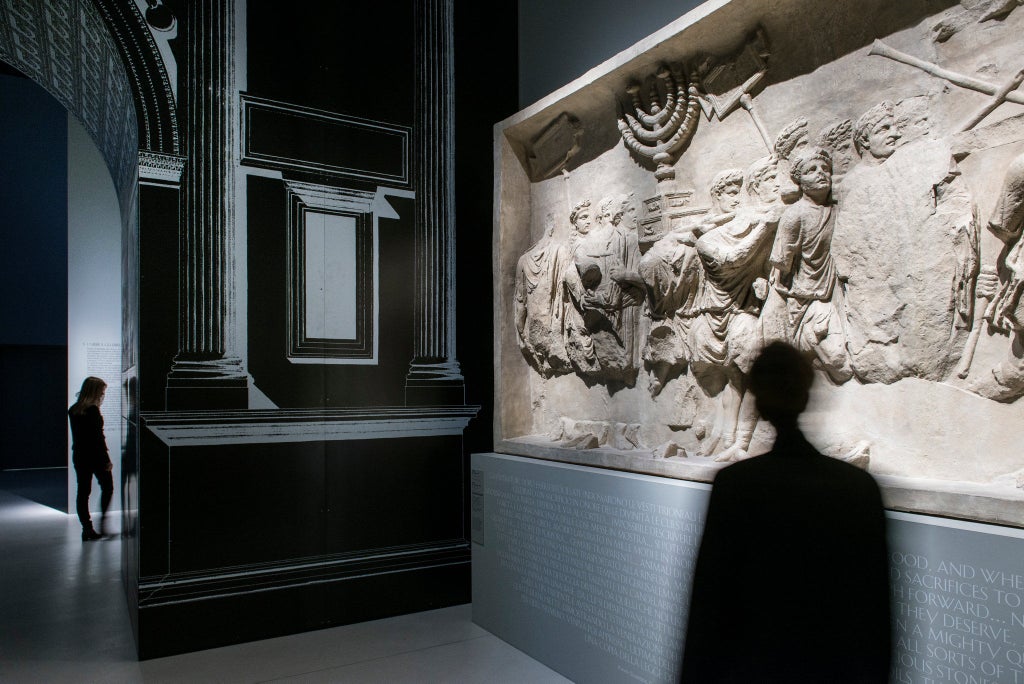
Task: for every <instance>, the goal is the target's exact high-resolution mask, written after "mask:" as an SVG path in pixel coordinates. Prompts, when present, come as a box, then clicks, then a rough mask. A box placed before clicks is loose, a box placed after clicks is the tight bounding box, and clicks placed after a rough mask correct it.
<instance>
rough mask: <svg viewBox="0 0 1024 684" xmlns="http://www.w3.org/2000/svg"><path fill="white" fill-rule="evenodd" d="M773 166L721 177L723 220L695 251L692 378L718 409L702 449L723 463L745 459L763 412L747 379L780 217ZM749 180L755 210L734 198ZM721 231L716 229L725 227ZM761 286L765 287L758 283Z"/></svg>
mask: <svg viewBox="0 0 1024 684" xmlns="http://www.w3.org/2000/svg"><path fill="white" fill-rule="evenodd" d="M773 170H774V161H773V160H772V159H771V158H769V159H768V160H759V162H757V163H755V165H754V166H753V167H751V169H750V170H748V171H747V173H746V174H744V173H743V172H740V171H734V170H730V171H723V172H722V173H719V174H718V176H716V178H715V181H714V182H713V184H712V192H711V195H712V200H713V201H714V202H715V204H716V208H717V209H718V210H719V211H721V212H728V213H726V214H725V216H724V217H723V218H726V217H727V218H728V220H727V221H724V222H720V221H716V222H714V223H711V224H710V225H708V226H707V229H706V230H705V231H704V232H703V234H702V235H701V237H700V238H699V239H698V240H697V242H696V244H695V247H696V250H697V254H698V256H699V257H700V259H701V265H702V266H703V271H704V286H703V288H702V289H701V294H700V297H699V299H698V301H697V303H696V307H695V308H696V311H697V312H698V315H697V316H696V317H695V318H694V320H693V323H692V326H691V329H690V345H689V347H690V350H691V353H692V358H691V368H692V371H693V374H694V378H695V379H696V380H697V382H698V383H699V384H700V385H701V387H702V388H703V389H704V390H705V391H706V392H707V393H708V394H709V395H711V396H718V397H719V411H718V416H716V421H715V426H714V428H713V430H712V434H711V436H710V439H709V440H708V441H707V443H706V444H705V445H703V450H704V451H705V453H709V454H718V456H717V459H718V460H733V459H736V458H742V457H743V456H745V455H746V451H747V449H748V448H749V446H750V440H751V437H752V436H753V432H754V427H755V426H756V424H757V412H756V410H755V409H754V406H753V403H752V400H751V399H750V398H749V397H748V396H747V395H746V374H747V372H748V371H749V370H750V364H751V363H752V362H753V359H754V357H755V356H756V354H757V352H758V351H759V349H760V346H761V345H760V339H761V333H760V330H759V327H758V314H759V313H760V311H761V303H762V300H763V298H764V295H765V288H764V287H762V286H759V285H764V284H765V281H764V276H765V275H767V263H768V261H767V258H768V252H769V249H770V248H771V244H772V238H773V237H774V235H775V230H776V226H777V225H778V221H779V216H780V214H781V203H779V202H778V200H779V197H778V185H777V181H776V179H775V178H774V173H773ZM744 176H746V178H750V179H753V180H754V186H753V187H752V186H751V185H748V186H747V190H748V195H750V197H751V199H754V202H753V203H752V204H747V205H740V203H739V196H738V195H737V194H735V192H734V191H735V190H737V189H738V188H739V187H740V185H741V184H742V183H743V179H744ZM719 222H720V225H716V223H719ZM759 281H760V282H759Z"/></svg>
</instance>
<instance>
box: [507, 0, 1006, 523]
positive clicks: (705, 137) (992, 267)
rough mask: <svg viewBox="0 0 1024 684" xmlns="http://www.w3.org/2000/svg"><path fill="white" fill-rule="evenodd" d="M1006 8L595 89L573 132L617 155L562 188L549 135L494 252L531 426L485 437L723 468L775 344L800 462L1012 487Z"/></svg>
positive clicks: (671, 63)
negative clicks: (522, 218)
mask: <svg viewBox="0 0 1024 684" xmlns="http://www.w3.org/2000/svg"><path fill="white" fill-rule="evenodd" d="M737 1H738V0H737ZM789 1H790V2H791V3H792V4H794V5H798V4H800V3H801V2H802V1H803V0H789ZM1019 4H1020V3H1019V2H1018V1H1017V0H1014V1H1013V2H1002V3H999V2H985V1H984V0H975V1H974V2H968V1H967V0H965V1H964V2H963V3H961V6H958V7H957V8H954V9H953V10H950V11H949V12H946V13H943V14H942V15H941V16H939V15H936V16H930V17H929V16H925V15H922V16H921V17H920V18H919V20H918V23H917V24H916V25H914V24H912V23H911V24H908V26H911V28H907V29H905V31H904V33H903V34H900V35H899V36H896V34H892V35H885V36H884V37H883V38H882V39H878V40H874V42H873V43H870V44H869V43H868V42H867V40H870V39H866V41H865V42H864V43H863V44H861V47H860V48H859V49H857V50H855V51H848V52H847V53H841V55H840V57H833V58H831V59H833V60H834V61H832V62H829V61H824V62H820V63H819V62H813V63H812V64H811V66H808V65H807V64H808V62H807V59H809V58H807V57H806V54H805V53H803V52H799V51H798V53H794V52H793V50H795V49H796V48H797V47H798V46H802V45H803V43H801V42H800V41H799V40H797V38H796V37H794V36H795V34H792V35H789V36H787V37H786V38H785V39H783V40H782V41H780V42H779V44H776V43H775V41H773V42H772V49H771V50H769V47H768V46H769V40H768V32H767V30H765V29H763V28H758V29H757V30H755V31H753V32H752V33H750V34H748V35H747V36H746V37H745V38H744V39H743V40H742V42H740V44H739V47H738V48H736V49H732V50H729V51H723V52H721V53H714V54H708V53H706V52H702V51H701V50H700V48H699V46H697V47H696V48H694V51H693V53H688V52H687V49H688V44H687V43H686V41H681V42H680V43H678V45H677V46H676V47H677V49H678V52H677V53H675V54H673V55H670V56H669V58H668V59H665V58H664V52H662V59H659V60H649V61H647V62H646V63H647V64H655V65H660V66H655V67H654V68H653V69H652V67H650V66H648V67H645V69H646V70H647V71H640V72H633V73H629V74H628V77H627V76H623V77H621V78H620V81H619V82H620V83H622V84H623V85H622V86H621V89H619V90H617V91H616V92H615V95H617V96H618V97H619V98H620V99H619V101H615V98H614V97H611V98H609V97H608V95H607V90H606V89H599V90H596V91H595V92H596V93H597V94H596V95H595V97H598V98H604V99H603V100H600V102H603V103H604V104H602V105H600V107H599V111H600V113H599V114H584V113H583V112H584V111H586V110H585V109H580V110H579V111H576V110H574V114H573V115H572V117H573V119H572V120H573V121H577V122H578V125H579V126H580V127H582V130H583V131H585V133H579V131H577V133H578V135H584V134H585V135H586V136H587V140H591V141H594V140H609V137H610V136H612V135H614V133H610V132H609V128H610V121H611V118H612V115H613V114H614V115H615V116H617V118H618V123H617V125H618V129H619V131H618V132H619V136H620V138H619V139H620V140H621V144H619V145H617V146H616V147H614V148H612V147H610V145H611V143H608V144H609V147H607V148H602V149H601V150H596V151H595V150H593V149H590V148H588V149H587V151H586V153H585V154H583V155H580V158H577V159H575V160H574V161H573V162H572V167H571V168H570V165H569V164H568V163H567V158H566V156H565V154H564V148H565V147H566V143H565V141H567V140H569V139H570V138H572V139H573V140H579V137H578V135H577V133H574V134H573V135H574V136H576V137H573V136H567V135H561V136H560V137H559V139H560V140H561V142H560V143H558V144H557V146H558V150H555V151H554V152H552V153H551V154H550V155H548V156H550V157H551V159H556V158H557V159H558V163H556V164H554V165H550V164H549V165H547V166H548V167H550V168H549V169H548V170H547V171H545V173H540V174H538V173H530V174H529V175H530V177H531V179H532V180H531V183H532V185H531V186H530V190H529V193H530V198H531V202H532V203H533V206H534V207H535V209H534V211H536V213H535V214H534V215H532V216H531V217H530V221H529V223H530V224H531V225H530V230H531V232H532V234H533V235H534V236H540V239H539V240H537V241H536V242H535V243H534V244H533V245H532V246H530V247H529V248H524V247H520V248H519V250H518V251H517V252H516V253H515V255H514V259H515V260H516V261H515V267H514V268H515V292H514V293H513V296H512V297H511V298H510V299H511V301H512V304H513V307H512V314H513V316H512V317H513V319H514V325H515V331H514V333H513V334H514V338H515V339H516V340H517V341H518V345H519V350H520V351H519V355H518V356H519V358H520V359H521V360H520V361H519V363H520V364H521V363H522V360H525V362H526V363H527V364H528V365H529V367H530V368H532V370H530V371H529V375H528V376H527V377H526V378H524V379H523V380H522V381H521V384H520V385H518V386H520V387H523V388H524V390H525V392H526V394H525V395H524V396H523V399H521V401H522V402H523V403H524V405H525V406H528V407H530V411H529V415H528V416H527V415H525V414H521V415H523V420H520V422H518V423H516V425H518V426H519V427H518V428H516V430H517V431H515V432H512V433H509V432H503V437H504V438H505V439H506V440H508V439H523V440H526V441H527V442H529V443H530V444H537V445H545V444H549V445H552V446H553V447H557V448H559V449H565V450H572V451H573V452H576V453H578V452H580V451H584V452H587V453H591V452H593V453H595V456H594V458H595V459H596V460H594V461H593V462H596V463H600V464H606V465H612V466H613V467H626V468H633V467H635V464H636V463H637V461H636V460H635V459H636V458H642V457H647V458H650V459H653V460H654V462H657V463H666V464H671V463H680V464H682V463H693V464H698V463H714V462H715V461H731V460H736V459H741V458H745V457H746V456H747V455H748V454H750V453H758V452H759V451H760V450H762V448H763V446H764V445H765V444H767V443H768V441H769V440H770V432H769V428H767V427H766V426H765V425H764V424H763V423H762V422H760V421H759V420H758V417H757V413H756V410H755V408H754V405H753V400H752V397H751V396H750V395H749V394H748V393H747V391H746V375H747V372H748V371H749V368H750V365H751V363H752V361H753V359H754V358H755V356H756V355H757V353H758V351H759V350H760V349H761V347H762V346H763V345H764V344H765V343H766V342H768V341H771V340H775V339H782V340H786V341H789V342H790V343H792V344H794V345H795V346H796V347H797V348H799V349H801V350H803V351H804V352H806V353H807V354H808V355H809V356H810V357H812V359H813V362H814V365H815V368H816V369H817V371H818V373H819V375H820V381H819V386H820V390H819V392H820V394H821V396H822V397H823V401H824V402H825V405H826V408H823V409H822V410H821V411H822V412H821V413H820V414H818V415H817V417H816V418H815V420H820V421H821V425H822V432H821V435H822V436H821V439H820V440H819V442H818V443H819V444H820V448H821V449H822V451H823V452H825V453H827V454H829V455H831V456H834V457H836V458H840V459H843V460H847V461H849V462H851V463H854V464H856V465H858V466H860V467H863V468H870V469H871V470H872V471H875V472H878V473H880V474H891V475H894V476H903V477H911V478H931V479H937V480H950V481H957V482H961V481H963V482H973V483H979V484H985V485H986V486H988V485H991V486H993V487H1004V488H1010V489H1011V490H1016V489H1020V488H1021V484H1022V481H1024V478H1022V476H1021V473H1022V472H1024V462H1022V461H1021V459H1020V457H1019V455H1017V453H1016V452H1015V448H1016V447H1015V445H1016V444H1017V442H1018V441H1019V440H1017V439H1013V438H1012V437H1009V436H1007V435H1008V434H1009V432H1012V431H1013V430H1014V429H1019V425H1020V418H1022V417H1024V416H1022V415H1021V410H1022V407H1024V403H1021V402H1020V401H1018V399H1019V398H1020V397H1021V396H1024V304H1022V303H1021V299H1022V296H1024V246H1022V245H1024V239H1022V238H1024V236H1022V234H1024V111H1022V109H1021V105H1024V90H1021V85H1022V83H1024V70H1019V67H1020V66H1021V64H1013V63H1012V62H1013V60H1014V59H1015V58H1016V59H1017V61H1019V58H1020V54H1021V53H1020V51H1019V49H1017V48H1016V47H1014V46H1015V45H1016V42H1015V38H1014V35H1015V33H1019V32H1020V31H1021V30H1024V18H1022V17H1024V12H1017V13H1014V12H1013V10H1014V9H1015V8H1016V7H1017V6H1018V5H1019ZM844 16H846V17H847V19H848V20H849V18H850V17H857V16H859V14H858V12H857V10H856V9H850V10H848V11H847V12H846V14H844ZM1008 17H1013V18H1014V24H1013V25H1012V26H1007V27H1005V29H1004V27H1003V25H1002V24H1001V23H1000V22H1004V21H1008V19H1007V18H1008ZM954 20H955V21H954ZM943 22H945V23H943ZM940 24H941V25H942V26H945V27H946V28H945V29H943V31H944V32H945V33H942V35H941V36H940V35H939V33H940V31H939V29H938V27H939V26H940ZM933 27H934V30H933ZM949 27H956V30H955V31H952V32H950V29H949ZM996 29H998V31H997V32H996V33H993V31H994V30H996ZM983 31H985V32H986V33H982V32H983ZM999 31H1002V32H999ZM947 34H948V35H947ZM873 35H882V34H873ZM910 36H915V38H914V39H911V37H910ZM993 36H994V37H993ZM787 40H788V42H787ZM915 41H916V42H915ZM936 41H938V42H936ZM972 41H973V42H972ZM894 46H898V48H899V49H897V47H894ZM946 46H948V47H946ZM989 46H992V47H989ZM825 52H827V50H826V51H825ZM794 54H796V55H797V56H794ZM918 55H923V56H918ZM798 58H799V59H803V60H804V61H803V62H800V64H803V65H804V66H802V67H800V68H799V69H798V68H794V67H791V66H787V64H788V61H787V60H795V59H798ZM822 59H827V58H825V57H822ZM1008 62H1010V63H1008ZM777 64H778V66H777ZM812 67H813V68H812ZM776 69H778V70H779V71H781V72H784V73H785V77H784V78H779V77H773V73H775V71H774V70H776ZM801 69H802V70H801ZM855 78H860V79H862V80H864V82H865V83H866V84H867V85H864V86H862V85H861V84H860V83H856V82H852V81H850V79H855ZM883 86H884V87H883ZM872 88H873V89H874V91H875V92H877V94H875V95H872ZM885 98H890V99H885ZM597 101H598V100H595V102H597ZM574 102H575V103H576V105H579V103H580V100H575V101H574ZM595 106H597V105H595ZM737 109H743V110H744V111H745V112H746V114H742V113H741V114H739V115H738V116H737V115H734V112H736V110H737ZM700 113H702V114H703V118H704V121H701V122H700V125H698V122H697V120H698V118H699V114H700ZM562 116H563V117H569V116H570V115H568V114H564V115H562ZM565 120H566V121H568V118H566V119H565ZM597 122H601V123H600V124H598V123H597ZM554 125H555V124H551V125H550V126H549V128H550V127H551V126H554ZM563 125H565V124H564V123H563ZM598 125H600V126H601V128H598V127H597V126H598ZM533 130H536V128H534V129H533ZM565 130H568V129H565ZM552 139H554V138H552ZM542 140H543V134H542V135H541V136H534V137H532V138H531V140H530V142H531V143H533V144H541V143H540V142H539V141H542ZM552 144H555V143H552ZM576 147H578V146H576ZM602 150H603V151H602ZM532 154H533V155H534V157H536V158H539V157H541V156H543V155H544V152H543V151H542V150H541V151H535V152H534V153H532ZM531 163H532V162H531ZM556 173H560V174H561V177H556V175H555V174H556ZM544 178H547V179H546V180H544ZM570 179H571V184H570ZM984 209H988V210H989V211H988V213H985V211H984ZM541 214H543V215H544V216H545V217H546V218H545V219H544V220H543V221H542V222H541V223H542V224H543V225H534V224H535V222H536V217H537V216H539V215H541ZM983 224H984V225H986V226H987V231H982V230H981V226H982V225H983ZM520 225H522V224H520ZM503 230H504V228H503ZM534 239H536V237H535V238H534ZM518 244H520V245H525V242H522V241H520V242H519V243H518ZM503 258H505V257H503ZM503 268H510V267H509V266H503ZM506 272H507V271H506ZM503 296H508V295H507V294H505V295H503ZM506 301H508V300H506ZM503 358H507V357H504V352H503ZM503 363H505V364H506V365H505V366H504V368H505V370H504V371H503V372H510V371H509V369H514V368H515V362H514V360H512V359H509V360H507V361H504V362H503ZM508 364H511V365H508ZM517 391H519V390H517ZM510 396H511V395H510ZM502 400H503V401H508V399H507V398H504V397H503V399H502ZM1018 404H1020V405H1018ZM967 416H969V417H970V418H967ZM894 420H895V421H897V422H894ZM876 425H881V426H882V427H876ZM1000 426H1005V427H1000ZM1008 431H1009V432H1008ZM967 435H973V437H970V436H968V437H965V436H967ZM531 440H532V441H531ZM965 440H966V441H965ZM972 440H973V441H972ZM964 445H966V446H964ZM617 452H628V453H630V454H632V455H631V456H629V458H630V459H634V460H630V461H628V462H620V461H615V460H614V459H613V458H612V456H610V455H609V454H610V453H617ZM545 453H547V452H545ZM609 459H612V460H609ZM965 464H966V465H965ZM651 467H652V468H654V470H652V471H651V472H670V471H665V470H664V468H665V467H667V466H657V467H655V466H651ZM687 472H689V471H687ZM695 472H696V471H695ZM700 472H704V471H700ZM701 477H703V475H701ZM929 481H931V480H929ZM999 491H1004V490H999ZM1000 496H1002V495H1000ZM1014 496H1018V498H1021V496H1022V495H1019V494H1015V495H1014ZM1015 500H1016V499H1015ZM1021 502H1022V504H1024V498H1021ZM1014 515H1016V514H1014ZM1017 517H1020V521H1019V522H1020V524H1024V508H1022V515H1020V516H1017ZM1015 519H1016V518H1015Z"/></svg>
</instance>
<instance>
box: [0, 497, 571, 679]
mask: <svg viewBox="0 0 1024 684" xmlns="http://www.w3.org/2000/svg"><path fill="white" fill-rule="evenodd" d="M79 534H80V528H79V526H78V522H77V520H76V519H75V518H74V516H68V515H66V514H64V513H61V512H59V511H56V510H54V509H52V508H47V507H46V506H43V505H40V504H38V503H35V502H33V501H30V500H28V499H25V498H22V497H20V496H17V495H16V494H13V493H11V492H7V491H3V490H0V682H54V683H59V682H225V683H227V682H357V683H359V682H394V683H401V682H509V683H510V684H511V683H513V682H514V683H517V684H518V683H520V682H529V683H534V682H536V683H538V684H544V683H547V682H552V683H555V682H568V681H569V680H567V679H565V678H564V677H562V676H560V675H558V674H557V673H555V672H553V671H552V670H550V669H548V668H547V667H544V666H543V665H541V664H540V663H538V662H536V661H535V660H533V659H531V658H530V657H528V656H527V655H525V654H523V653H522V652H520V651H518V650H516V649H515V648H513V647H511V646H509V645H508V644H506V643H505V642H503V641H501V640H500V639H498V638H497V637H495V636H493V635H492V634H490V633H489V632H487V631H485V630H483V629H481V628H480V627H477V626H476V625H474V624H473V623H472V622H471V621H470V607H469V606H468V605H465V606H455V607H453V608H444V609H441V610H433V611H428V612H424V613H415V614H413V615H404V616H401V617H397V618H390V619H387V620H376V621H374V622H364V623H362V624H358V625H349V626H345V627H336V628H333V629H325V630H320V631H317V632H307V633H305V634H298V635H293V636H287V637H281V638H277V639H267V640H265V641H257V642H252V643H248V644H239V645H237V646H228V647H225V648H217V649H211V650H208V651H200V652H198V653H189V654H185V655H180V656H174V657H171V658H159V659H156V660H149V661H146V662H143V663H139V662H137V661H136V660H135V653H134V646H133V643H132V636H131V628H130V625H129V621H128V610H127V607H126V604H125V598H124V591H123V587H122V584H121V574H120V562H121V560H120V559H121V554H120V542H119V541H115V540H110V541H100V542H92V543H89V544H83V543H82V542H81V541H80V538H79Z"/></svg>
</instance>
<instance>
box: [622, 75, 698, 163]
mask: <svg viewBox="0 0 1024 684" xmlns="http://www.w3.org/2000/svg"><path fill="white" fill-rule="evenodd" d="M655 76H656V77H657V80H656V81H654V82H653V83H652V84H651V89H650V94H649V96H648V98H647V100H648V105H647V107H646V108H645V106H644V103H643V102H642V100H641V97H640V89H641V86H640V84H639V83H636V82H634V83H631V84H630V85H629V87H628V88H627V89H626V92H627V93H628V94H629V96H630V98H631V99H632V104H633V110H634V112H635V113H636V115H635V116H634V115H633V114H631V113H630V112H628V111H625V107H624V108H623V110H624V111H623V112H622V116H621V117H620V118H619V132H620V133H621V134H622V140H623V142H625V144H626V148H627V149H629V151H630V152H631V153H632V154H633V156H634V157H637V158H639V159H643V160H648V161H651V162H653V163H654V164H655V166H656V168H655V171H654V177H655V178H657V179H658V180H659V181H663V180H670V179H672V178H675V169H673V168H672V165H673V164H674V163H675V162H676V160H678V159H679V155H680V154H682V152H683V150H684V149H685V148H686V146H687V144H689V142H690V139H691V138H692V137H693V133H694V131H695V130H696V129H697V119H698V113H699V112H700V100H699V99H698V97H697V86H696V85H693V84H690V83H689V82H688V79H687V78H686V75H685V74H684V73H683V72H682V71H681V70H680V69H679V68H676V67H668V66H662V67H661V68H660V69H659V70H658V72H657V73H656V74H655ZM658 83H660V84H661V89H659V88H658ZM662 90H663V91H664V100H665V103H664V105H662V102H661V100H662V97H663V96H662Z"/></svg>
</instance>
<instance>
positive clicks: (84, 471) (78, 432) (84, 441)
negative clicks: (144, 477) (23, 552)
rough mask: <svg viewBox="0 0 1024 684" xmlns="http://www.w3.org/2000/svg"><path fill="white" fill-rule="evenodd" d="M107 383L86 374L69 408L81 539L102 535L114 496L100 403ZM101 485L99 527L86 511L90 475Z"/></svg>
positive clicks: (89, 491) (111, 464)
mask: <svg viewBox="0 0 1024 684" xmlns="http://www.w3.org/2000/svg"><path fill="white" fill-rule="evenodd" d="M106 392H107V383H105V382H103V380H101V379H100V378H96V377H93V376H89V377H88V378H86V379H85V381H83V382H82V389H81V390H80V391H79V392H78V400H77V401H76V402H75V403H74V404H72V405H71V408H69V409H68V420H69V421H71V462H72V464H73V465H74V466H75V475H76V476H77V477H78V497H77V499H76V500H75V507H76V509H77V511H78V520H79V522H81V523H82V541H93V540H95V539H101V538H102V537H103V523H104V520H105V518H106V515H107V508H108V507H109V506H110V499H111V498H112V497H113V495H114V477H113V474H112V471H113V469H114V464H113V463H111V462H110V455H109V453H108V451H107V440H106V438H105V437H104V436H103V415H102V414H101V413H100V404H102V403H103V397H104V396H106ZM93 477H95V478H96V481H97V482H99V485H100V507H101V510H102V514H101V516H100V529H99V532H97V531H96V530H95V529H93V526H92V517H91V516H90V514H89V495H90V494H92V478H93Z"/></svg>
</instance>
